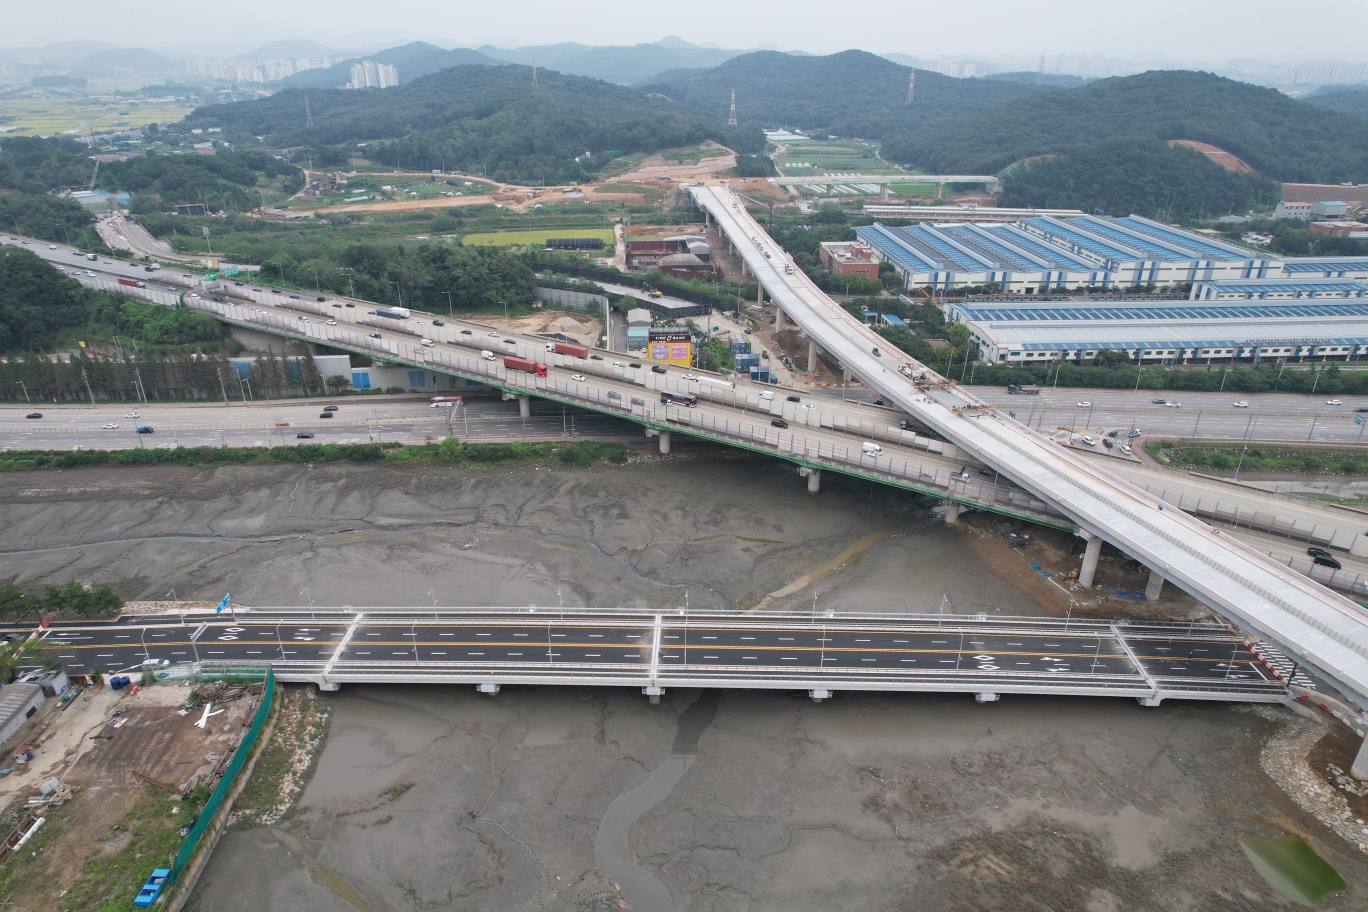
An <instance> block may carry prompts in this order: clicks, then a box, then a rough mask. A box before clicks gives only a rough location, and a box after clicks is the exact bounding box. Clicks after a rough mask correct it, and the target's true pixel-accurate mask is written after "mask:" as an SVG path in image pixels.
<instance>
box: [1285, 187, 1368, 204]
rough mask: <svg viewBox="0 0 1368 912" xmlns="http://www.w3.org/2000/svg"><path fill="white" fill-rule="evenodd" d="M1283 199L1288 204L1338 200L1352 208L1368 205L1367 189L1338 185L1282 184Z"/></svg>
mask: <svg viewBox="0 0 1368 912" xmlns="http://www.w3.org/2000/svg"><path fill="white" fill-rule="evenodd" d="M1282 194H1283V199H1285V200H1287V201H1288V202H1289V203H1324V202H1328V201H1330V200H1340V201H1341V202H1345V203H1348V204H1349V207H1350V208H1351V209H1352V208H1353V207H1354V206H1366V205H1368V187H1341V186H1340V185H1339V184H1283V185H1282Z"/></svg>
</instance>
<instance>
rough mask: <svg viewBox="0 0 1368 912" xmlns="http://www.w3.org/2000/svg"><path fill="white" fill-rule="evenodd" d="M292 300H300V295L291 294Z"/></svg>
mask: <svg viewBox="0 0 1368 912" xmlns="http://www.w3.org/2000/svg"><path fill="white" fill-rule="evenodd" d="M290 300H291V301H298V300H299V295H290Z"/></svg>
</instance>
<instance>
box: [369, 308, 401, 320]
mask: <svg viewBox="0 0 1368 912" xmlns="http://www.w3.org/2000/svg"><path fill="white" fill-rule="evenodd" d="M375 315H376V316H377V317H388V318H389V319H391V320H407V319H408V318H409V309H408V308H407V307H389V308H385V309H383V310H377V311H376V312H375Z"/></svg>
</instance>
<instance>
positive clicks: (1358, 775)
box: [1349, 738, 1368, 779]
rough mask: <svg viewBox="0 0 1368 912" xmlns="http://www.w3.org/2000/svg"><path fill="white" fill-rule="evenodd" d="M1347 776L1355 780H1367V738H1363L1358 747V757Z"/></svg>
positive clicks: (1355, 758)
mask: <svg viewBox="0 0 1368 912" xmlns="http://www.w3.org/2000/svg"><path fill="white" fill-rule="evenodd" d="M1349 775H1351V776H1353V777H1354V778H1355V779H1368V738H1364V739H1363V743H1362V744H1360V745H1359V749H1358V755H1357V756H1355V757H1354V762H1353V764H1352V765H1351V766H1350V767H1349Z"/></svg>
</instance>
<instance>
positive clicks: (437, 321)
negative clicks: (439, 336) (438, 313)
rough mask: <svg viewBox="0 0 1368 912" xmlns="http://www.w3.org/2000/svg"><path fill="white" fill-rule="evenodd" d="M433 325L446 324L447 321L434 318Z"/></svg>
mask: <svg viewBox="0 0 1368 912" xmlns="http://www.w3.org/2000/svg"><path fill="white" fill-rule="evenodd" d="M432 325H433V326H446V321H444V320H433V321H432Z"/></svg>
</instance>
